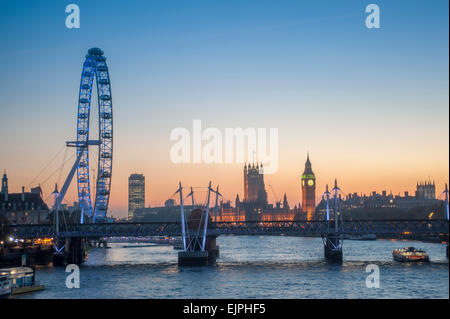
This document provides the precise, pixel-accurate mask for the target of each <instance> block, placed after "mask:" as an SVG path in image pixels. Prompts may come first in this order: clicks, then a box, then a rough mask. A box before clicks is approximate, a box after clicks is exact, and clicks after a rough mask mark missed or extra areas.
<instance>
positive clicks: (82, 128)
mask: <svg viewBox="0 0 450 319" xmlns="http://www.w3.org/2000/svg"><path fill="white" fill-rule="evenodd" d="M94 78H95V80H96V86H97V100H98V103H97V104H98V139H99V141H98V144H90V143H89V142H90V140H89V133H90V127H89V126H90V124H89V122H90V117H91V97H92V88H93V86H94ZM96 142H97V141H96ZM77 143H78V146H77V154H80V152H81V153H82V154H81V160H80V164H79V165H78V167H77V185H78V200H79V203H80V207H81V208H82V211H83V214H84V213H85V212H84V211H85V210H87V212H86V215H88V216H89V217H92V218H93V222H95V219H96V218H99V217H102V218H104V217H106V212H107V210H108V205H109V197H110V189H111V176H112V150H113V147H112V145H113V116H112V94H111V85H110V77H109V69H108V66H107V64H106V58H105V57H104V55H103V51H102V50H100V49H98V48H92V49H90V50H88V54H86V60H85V62H84V64H83V70H82V73H81V80H80V89H79V98H78V116H77ZM89 145H96V147H97V149H98V160H97V170H96V182H95V184H96V185H95V190H96V192H95V201H94V205H93V206H92V199H91V185H90V184H91V181H90V174H89V168H90V160H89V147H88V146H89Z"/></svg>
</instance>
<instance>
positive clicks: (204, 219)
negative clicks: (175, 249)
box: [176, 182, 220, 266]
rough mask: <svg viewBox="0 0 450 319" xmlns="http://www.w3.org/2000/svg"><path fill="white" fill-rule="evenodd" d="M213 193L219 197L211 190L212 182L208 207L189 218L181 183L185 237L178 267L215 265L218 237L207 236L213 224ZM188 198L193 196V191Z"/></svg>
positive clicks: (180, 191) (209, 188) (182, 229)
mask: <svg viewBox="0 0 450 319" xmlns="http://www.w3.org/2000/svg"><path fill="white" fill-rule="evenodd" d="M211 192H213V193H215V194H216V202H217V196H219V195H220V194H219V192H218V191H214V190H213V189H212V188H211V182H209V186H208V197H207V201H206V207H205V208H204V209H203V208H201V207H198V208H195V209H193V210H192V211H191V212H190V214H189V216H188V218H186V215H185V212H184V203H183V187H182V186H181V183H180V184H179V188H178V190H177V192H176V193H179V195H180V209H181V233H182V237H183V251H181V252H179V253H178V265H180V266H207V265H210V264H214V263H215V261H216V257H217V255H218V248H217V246H216V237H217V236H212V235H207V232H208V225H209V223H210V222H211V217H210V216H209V204H210V199H211ZM188 196H192V198H193V196H194V195H193V191H192V188H191V193H190V194H189V195H188Z"/></svg>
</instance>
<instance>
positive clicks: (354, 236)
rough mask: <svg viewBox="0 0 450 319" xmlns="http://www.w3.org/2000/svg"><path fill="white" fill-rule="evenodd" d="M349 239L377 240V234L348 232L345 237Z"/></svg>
mask: <svg viewBox="0 0 450 319" xmlns="http://www.w3.org/2000/svg"><path fill="white" fill-rule="evenodd" d="M344 238H345V239H347V240H377V235H375V234H352V235H350V234H347V235H345V237H344Z"/></svg>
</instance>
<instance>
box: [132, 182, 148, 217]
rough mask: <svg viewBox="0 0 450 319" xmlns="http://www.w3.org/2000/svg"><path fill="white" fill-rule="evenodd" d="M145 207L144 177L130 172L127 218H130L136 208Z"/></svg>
mask: <svg viewBox="0 0 450 319" xmlns="http://www.w3.org/2000/svg"><path fill="white" fill-rule="evenodd" d="M144 207H145V177H144V175H142V174H131V175H130V177H128V219H132V218H133V215H134V212H135V210H136V209H138V208H144Z"/></svg>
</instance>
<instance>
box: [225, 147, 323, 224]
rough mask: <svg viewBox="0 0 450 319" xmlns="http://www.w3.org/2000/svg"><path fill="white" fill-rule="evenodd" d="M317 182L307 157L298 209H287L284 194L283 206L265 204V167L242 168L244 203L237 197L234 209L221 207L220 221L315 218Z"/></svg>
mask: <svg viewBox="0 0 450 319" xmlns="http://www.w3.org/2000/svg"><path fill="white" fill-rule="evenodd" d="M315 182H316V178H315V175H314V172H313V171H312V165H311V161H310V159H309V154H308V156H307V159H306V163H305V169H304V172H303V174H302V175H301V179H300V185H301V189H302V200H301V205H300V204H299V206H297V205H295V207H294V208H292V209H291V208H290V207H289V203H288V201H287V197H286V194H284V197H283V202H280V201H278V200H277V202H276V203H275V205H273V204H269V203H268V202H267V191H266V187H265V184H264V167H263V165H262V163H261V164H259V163H257V164H255V163H253V164H248V165H247V164H245V165H244V199H243V200H242V201H240V199H239V195H236V201H235V209H234V210H233V209H232V208H231V205H228V207H227V205H222V209H221V211H220V214H219V218H220V219H221V220H223V221H225V220H228V221H233V220H236V219H237V220H242V221H244V220H247V221H277V220H294V219H308V220H311V219H312V218H313V216H314V212H315V207H316V199H315V198H316V184H315Z"/></svg>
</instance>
